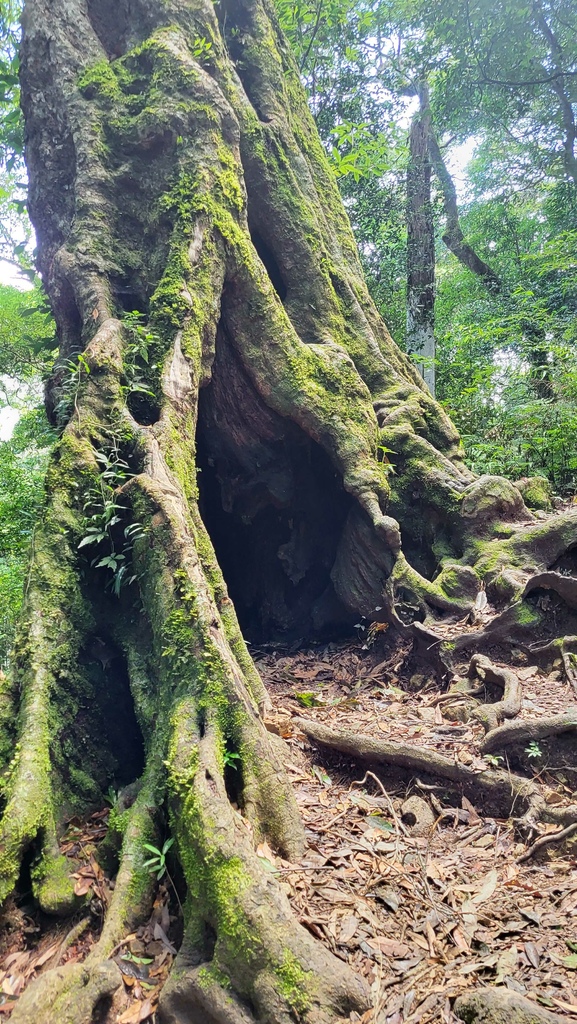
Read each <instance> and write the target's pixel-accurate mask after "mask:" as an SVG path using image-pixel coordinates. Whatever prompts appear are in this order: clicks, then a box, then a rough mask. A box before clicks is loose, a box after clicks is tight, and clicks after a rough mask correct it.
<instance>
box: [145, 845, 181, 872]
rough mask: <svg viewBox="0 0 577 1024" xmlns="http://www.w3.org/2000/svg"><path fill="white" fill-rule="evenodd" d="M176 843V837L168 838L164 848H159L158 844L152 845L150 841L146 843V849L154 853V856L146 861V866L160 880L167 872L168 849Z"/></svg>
mask: <svg viewBox="0 0 577 1024" xmlns="http://www.w3.org/2000/svg"><path fill="white" fill-rule="evenodd" d="M173 843H174V839H167V840H166V841H165V842H164V843H163V845H162V849H161V850H159V849H158V847H157V846H152V845H151V844H150V843H144V844H143V845H144V849H145V850H148V852H149V853H151V854H152V857H151V858H150V859H149V860H147V861H145V862H144V867H145V868H148V870H149V871H150V873H151V875H156V877H157V879H158V881H160V879H161V878H162V877H163V875H164V874H166V857H167V854H168V851H169V850H170V848H171V846H172V845H173Z"/></svg>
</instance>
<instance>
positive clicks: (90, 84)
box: [78, 60, 120, 105]
mask: <svg viewBox="0 0 577 1024" xmlns="http://www.w3.org/2000/svg"><path fill="white" fill-rule="evenodd" d="M78 88H79V89H80V91H81V92H82V93H84V95H85V96H86V98H87V99H89V100H91V99H95V98H96V97H98V98H99V99H100V100H102V101H104V102H105V103H107V104H108V105H111V104H112V103H113V102H115V101H117V100H118V99H119V97H120V87H119V84H118V78H117V76H116V74H115V72H114V68H113V67H112V65H111V63H110V61H108V60H100V61H98V63H96V64H93V65H92V66H91V67H89V68H86V69H85V71H83V72H82V74H81V76H80V78H79V79H78Z"/></svg>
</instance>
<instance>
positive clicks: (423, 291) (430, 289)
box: [407, 82, 435, 395]
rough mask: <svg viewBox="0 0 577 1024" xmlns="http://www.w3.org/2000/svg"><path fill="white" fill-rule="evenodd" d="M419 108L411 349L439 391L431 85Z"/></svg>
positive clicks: (414, 128)
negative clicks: (436, 368)
mask: <svg viewBox="0 0 577 1024" xmlns="http://www.w3.org/2000/svg"><path fill="white" fill-rule="evenodd" d="M418 96H419V109H418V111H417V112H416V113H415V115H414V116H413V120H412V122H411V129H410V132H409V162H408V165H407V352H409V353H410V354H411V355H414V356H419V355H422V356H423V357H424V360H426V361H424V362H423V363H420V364H419V363H418V364H417V365H418V367H419V371H420V373H421V374H422V377H423V380H424V381H425V383H426V384H427V385H428V387H429V390H430V392H431V394H432V395H434V394H435V362H434V360H435V225H434V221H433V207H432V204H431V161H430V156H429V137H430V135H431V133H432V127H431V109H430V106H429V89H428V86H427V84H426V83H425V82H421V83H420V85H419V88H418Z"/></svg>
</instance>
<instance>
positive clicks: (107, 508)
mask: <svg viewBox="0 0 577 1024" xmlns="http://www.w3.org/2000/svg"><path fill="white" fill-rule="evenodd" d="M94 454H95V458H96V460H97V462H99V463H100V467H101V469H100V473H99V476H98V484H97V485H95V486H94V487H92V488H91V489H90V491H89V492H88V497H87V500H86V502H85V504H84V511H85V513H86V514H87V515H86V527H85V532H84V536H83V537H82V539H81V541H80V542H79V544H78V550H80V549H81V548H86V547H90V546H92V545H96V546H99V545H102V547H103V548H104V550H103V551H102V547H101V551H102V553H101V554H99V555H97V556H96V557H95V558H94V559H93V560H92V561H91V563H90V565H91V567H92V568H96V569H107V570H108V571H109V573H110V577H109V582H108V584H107V586H108V587H109V589H111V590H112V592H113V594H115V596H116V597H118V596H119V595H120V591H121V589H122V587H123V586H125V585H130V584H131V583H133V582H134V580H135V579H136V578H137V577H136V575H135V574H132V575H129V568H130V564H131V554H132V549H133V547H134V543H135V541H136V540H138V539H139V538H140V537H143V536H144V535H145V533H146V530H145V528H144V527H143V526H142V524H141V523H129V524H128V525H127V526H126V527H125V528H124V530H123V531H122V533H123V538H124V539H123V541H122V542H121V543H120V544H119V538H118V531H117V530H116V527H117V526H118V524H119V523H121V522H122V520H123V518H124V516H125V514H126V513H127V512H128V508H127V506H126V505H124V504H123V503H122V502H121V501H119V500H118V493H117V492H118V490H119V488H120V487H122V485H123V484H124V483H125V482H126V481H127V480H128V479H130V477H131V476H133V474H132V472H131V471H130V468H129V466H128V463H127V462H125V460H124V459H123V458H122V457H121V455H120V452H119V450H118V443H117V441H116V438H113V440H112V446H111V449H110V450H109V451H108V452H104V451H99V452H95V453H94Z"/></svg>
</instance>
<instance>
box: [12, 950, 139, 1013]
mask: <svg viewBox="0 0 577 1024" xmlns="http://www.w3.org/2000/svg"><path fill="white" fill-rule="evenodd" d="M121 984H122V977H121V974H120V971H119V969H118V967H117V966H116V964H115V963H113V962H112V960H106V961H105V962H104V963H101V964H99V965H98V966H97V967H95V968H93V969H91V968H90V967H89V966H88V965H86V964H70V965H68V964H67V965H65V966H64V967H57V968H56V969H55V970H53V971H49V972H48V973H47V974H43V975H42V976H41V977H40V978H39V979H38V980H37V981H35V982H33V983H32V984H31V985H29V986H28V988H27V989H26V991H25V992H24V993H23V995H22V996H20V999H19V1000H18V1003H17V1005H16V1007H15V1008H14V1010H13V1013H12V1017H11V1020H12V1021H14V1024H31V1021H34V1024H55V1021H58V1024H93V1021H94V1009H95V1007H97V1006H98V1005H99V1004H101V1003H102V1002H103V1001H105V1000H106V999H108V998H110V997H111V996H112V995H113V994H114V992H116V989H117V988H118V987H119V985H121Z"/></svg>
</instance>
